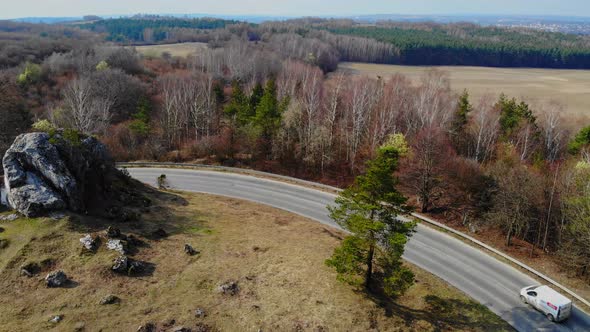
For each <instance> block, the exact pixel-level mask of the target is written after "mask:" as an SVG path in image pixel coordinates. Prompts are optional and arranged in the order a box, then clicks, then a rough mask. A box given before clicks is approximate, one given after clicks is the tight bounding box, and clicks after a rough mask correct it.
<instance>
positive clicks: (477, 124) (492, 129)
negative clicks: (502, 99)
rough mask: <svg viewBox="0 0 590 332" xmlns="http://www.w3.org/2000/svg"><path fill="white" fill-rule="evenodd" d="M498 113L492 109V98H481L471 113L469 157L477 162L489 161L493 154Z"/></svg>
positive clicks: (497, 128) (498, 127)
mask: <svg viewBox="0 0 590 332" xmlns="http://www.w3.org/2000/svg"><path fill="white" fill-rule="evenodd" d="M499 119H500V115H499V113H498V112H497V111H496V110H495V109H494V104H493V101H492V97H491V96H489V95H487V96H484V97H482V98H481V100H480V101H479V103H478V105H477V106H476V107H475V110H474V111H473V117H472V119H471V122H470V124H469V128H468V132H469V134H470V136H471V144H470V145H469V157H470V158H471V159H474V160H475V161H477V162H485V161H487V160H489V159H490V158H491V156H492V154H493V152H494V148H495V145H496V141H497V139H498V133H499V130H500V125H499V123H498V120H499Z"/></svg>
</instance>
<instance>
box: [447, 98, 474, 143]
mask: <svg viewBox="0 0 590 332" xmlns="http://www.w3.org/2000/svg"><path fill="white" fill-rule="evenodd" d="M472 110H473V106H472V105H471V103H470V102H469V92H467V89H465V90H463V94H461V96H460V97H459V104H458V105H457V110H456V111H455V118H454V120H453V126H452V129H451V130H452V131H453V133H454V134H455V135H460V134H461V133H463V132H464V130H465V126H466V125H467V116H468V115H469V113H470V112H471V111H472Z"/></svg>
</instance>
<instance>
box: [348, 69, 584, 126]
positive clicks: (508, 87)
mask: <svg viewBox="0 0 590 332" xmlns="http://www.w3.org/2000/svg"><path fill="white" fill-rule="evenodd" d="M430 68H433V67H416V66H395V65H378V64H368V63H355V62H343V63H340V65H339V70H340V71H345V72H350V73H356V74H365V75H370V76H377V75H379V76H382V77H387V76H388V75H392V74H394V73H401V74H403V75H406V76H407V77H409V78H410V79H412V80H413V81H414V82H417V81H418V80H419V78H420V76H421V75H422V73H424V71H426V70H428V69H430ZM435 68H438V69H441V70H445V71H447V72H449V73H450V77H451V86H452V88H453V89H454V90H455V91H457V92H461V91H463V89H467V90H468V91H469V93H470V94H471V95H472V98H473V101H476V100H478V99H479V98H481V97H482V96H483V95H485V94H492V95H495V96H498V95H499V94H500V93H502V92H503V93H505V94H506V95H508V96H511V97H517V98H523V99H524V100H526V101H527V102H529V103H530V104H532V105H535V104H538V103H543V102H547V101H550V100H555V101H557V102H559V103H561V104H563V105H564V106H565V107H566V110H565V114H564V116H565V118H566V121H567V122H568V123H571V124H572V125H573V126H576V127H580V126H583V125H585V124H586V125H587V124H589V123H590V70H556V69H522V68H488V67H459V66H458V67H435Z"/></svg>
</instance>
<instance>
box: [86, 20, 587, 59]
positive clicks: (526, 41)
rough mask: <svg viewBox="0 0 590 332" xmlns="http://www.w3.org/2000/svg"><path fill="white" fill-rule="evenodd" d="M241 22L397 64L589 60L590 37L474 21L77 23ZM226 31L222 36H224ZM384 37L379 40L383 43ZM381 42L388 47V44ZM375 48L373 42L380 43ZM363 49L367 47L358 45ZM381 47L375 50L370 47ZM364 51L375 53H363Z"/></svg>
mask: <svg viewBox="0 0 590 332" xmlns="http://www.w3.org/2000/svg"><path fill="white" fill-rule="evenodd" d="M237 24H243V25H246V26H248V27H249V28H248V29H247V31H248V37H249V38H250V39H251V40H258V39H260V38H263V37H267V38H268V35H274V34H277V33H279V34H282V33H290V34H296V35H298V36H301V37H306V38H317V39H319V40H322V41H324V42H326V43H328V44H330V45H331V46H332V47H333V48H334V49H335V50H336V51H337V55H336V56H337V57H338V59H339V60H340V61H365V62H375V63H386V64H401V65H461V66H491V67H539V68H570V69H585V68H588V67H589V66H590V65H589V64H590V37H587V36H577V35H569V34H563V33H552V32H545V31H534V30H525V29H508V28H498V27H481V26H477V25H474V24H467V23H464V24H446V25H442V24H434V23H396V22H388V21H384V22H378V23H377V24H376V25H374V26H367V25H361V24H358V23H355V22H354V21H350V20H324V19H313V18H307V19H297V20H289V21H285V22H266V23H262V24H259V25H255V24H246V23H240V22H237V21H226V20H221V19H209V18H202V19H178V18H166V17H157V16H156V17H150V16H139V17H136V18H121V19H109V20H98V21H92V22H90V23H84V24H80V25H79V26H80V27H81V28H83V29H88V30H91V31H93V32H98V33H104V34H106V37H105V38H106V40H108V41H114V42H118V43H122V44H142V43H148V44H149V43H161V42H166V43H175V42H187V41H203V42H209V41H211V40H217V39H219V38H220V34H219V31H215V30H219V29H223V28H225V27H227V26H232V25H234V26H235V25H237ZM338 36H347V37H351V36H356V37H362V38H364V39H367V40H371V41H372V42H371V44H370V46H369V48H370V49H367V47H363V46H362V45H361V46H360V47H362V48H361V49H360V50H358V51H355V52H354V53H351V49H350V47H347V45H346V43H342V42H341V41H339V40H338ZM222 38H223V37H222ZM380 43H381V44H380ZM383 44H386V45H388V46H385V45H383ZM377 45H378V47H377V49H375V46H377ZM363 51H364V52H363ZM375 52H378V53H375ZM367 54H372V55H371V56H367Z"/></svg>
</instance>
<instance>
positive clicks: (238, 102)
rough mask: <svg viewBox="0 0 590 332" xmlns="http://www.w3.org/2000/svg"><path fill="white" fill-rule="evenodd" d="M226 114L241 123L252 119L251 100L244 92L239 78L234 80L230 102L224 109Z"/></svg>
mask: <svg viewBox="0 0 590 332" xmlns="http://www.w3.org/2000/svg"><path fill="white" fill-rule="evenodd" d="M224 112H225V114H227V115H228V116H230V117H231V118H233V119H236V120H237V122H238V123H239V124H240V125H244V124H247V123H248V122H250V121H251V118H252V116H253V113H252V112H251V111H250V100H249V98H248V97H247V96H246V94H244V91H243V90H242V87H241V85H240V83H239V82H238V81H237V80H234V81H233V82H232V94H231V100H230V102H229V104H228V105H227V106H226V107H225V109H224Z"/></svg>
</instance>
